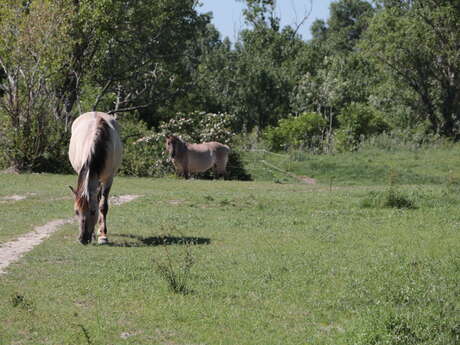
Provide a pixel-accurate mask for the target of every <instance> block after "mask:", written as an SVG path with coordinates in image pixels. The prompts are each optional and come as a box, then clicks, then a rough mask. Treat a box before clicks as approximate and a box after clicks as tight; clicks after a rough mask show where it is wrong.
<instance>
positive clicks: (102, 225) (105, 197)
mask: <svg viewBox="0 0 460 345" xmlns="http://www.w3.org/2000/svg"><path fill="white" fill-rule="evenodd" d="M112 182H113V179H110V180H109V181H107V183H105V184H103V185H102V187H101V188H102V191H101V199H100V201H99V231H98V236H99V238H98V243H100V244H103V243H107V242H108V240H107V223H106V217H107V212H108V211H109V193H110V188H112Z"/></svg>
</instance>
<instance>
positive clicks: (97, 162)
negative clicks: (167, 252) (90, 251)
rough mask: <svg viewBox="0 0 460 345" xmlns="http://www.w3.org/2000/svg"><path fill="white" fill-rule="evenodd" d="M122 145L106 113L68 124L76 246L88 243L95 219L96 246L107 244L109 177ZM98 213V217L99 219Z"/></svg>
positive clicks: (117, 165) (110, 182)
mask: <svg viewBox="0 0 460 345" xmlns="http://www.w3.org/2000/svg"><path fill="white" fill-rule="evenodd" d="M121 153H122V144H121V140H120V136H119V127H118V124H117V121H116V120H115V118H114V117H113V116H111V115H109V114H105V113H100V112H89V113H85V114H82V115H80V116H79V117H78V118H77V119H76V120H75V121H74V122H73V124H72V137H71V138H70V146H69V159H70V162H71V164H72V167H73V168H74V170H75V171H76V172H77V173H78V182H77V188H76V189H75V190H74V189H73V188H72V187H70V189H71V190H72V192H73V194H74V198H75V204H74V209H75V214H76V215H77V216H78V219H79V222H80V235H79V237H78V239H79V241H80V243H82V244H88V243H90V242H91V238H92V236H93V232H94V227H95V225H96V222H97V221H98V219H99V231H98V243H100V244H104V243H107V242H108V240H107V226H106V220H105V218H106V215H107V211H108V209H109V205H108V197H109V193H110V188H111V187H112V182H113V177H114V175H115V173H116V172H117V170H118V167H119V166H120V163H121ZM99 212H100V213H101V217H99Z"/></svg>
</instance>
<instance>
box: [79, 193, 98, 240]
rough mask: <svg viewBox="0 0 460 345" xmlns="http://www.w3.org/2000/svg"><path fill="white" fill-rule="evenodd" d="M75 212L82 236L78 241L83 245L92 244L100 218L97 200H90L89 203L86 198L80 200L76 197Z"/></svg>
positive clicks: (80, 235)
mask: <svg viewBox="0 0 460 345" xmlns="http://www.w3.org/2000/svg"><path fill="white" fill-rule="evenodd" d="M74 210H75V215H76V216H77V217H78V222H79V224H80V227H79V228H80V234H79V236H78V240H79V241H80V243H81V244H88V243H91V239H92V237H93V232H94V227H95V226H96V223H97V221H98V218H99V208H98V207H97V200H91V198H90V201H89V202H88V201H87V200H86V199H84V198H78V197H77V196H75V203H74Z"/></svg>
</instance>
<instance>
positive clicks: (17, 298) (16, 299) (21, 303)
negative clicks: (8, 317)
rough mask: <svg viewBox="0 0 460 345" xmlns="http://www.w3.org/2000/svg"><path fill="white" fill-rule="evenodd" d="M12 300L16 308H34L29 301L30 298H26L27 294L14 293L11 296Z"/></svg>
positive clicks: (29, 309) (30, 309) (28, 309)
mask: <svg viewBox="0 0 460 345" xmlns="http://www.w3.org/2000/svg"><path fill="white" fill-rule="evenodd" d="M10 302H11V305H12V306H13V307H14V308H21V309H24V310H27V311H32V309H33V304H32V302H29V300H28V299H26V298H25V296H23V295H20V294H13V295H12V296H11V297H10Z"/></svg>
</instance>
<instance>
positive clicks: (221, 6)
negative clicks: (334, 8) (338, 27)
mask: <svg viewBox="0 0 460 345" xmlns="http://www.w3.org/2000/svg"><path fill="white" fill-rule="evenodd" d="M331 2H333V0H311V2H310V0H277V4H276V14H277V15H278V16H279V17H280V18H281V25H282V26H285V25H291V26H297V24H299V23H300V21H301V20H302V18H303V17H304V16H305V14H306V13H309V12H310V9H311V14H310V16H309V17H308V19H307V21H306V22H305V23H304V24H303V26H302V27H301V28H300V29H299V31H298V33H299V34H300V35H302V37H303V38H304V39H305V40H308V39H310V38H311V34H310V27H311V24H312V23H313V22H314V21H315V20H316V19H324V20H326V19H327V18H328V16H329V5H330V4H331ZM201 3H202V4H203V6H201V7H200V8H199V9H198V11H199V12H201V13H206V12H212V13H213V20H212V22H213V24H214V25H215V26H216V28H217V29H218V30H219V32H220V33H221V35H222V37H221V38H222V39H223V38H225V37H228V38H230V40H231V41H232V42H235V41H236V39H237V37H238V32H239V31H241V29H243V28H244V27H245V25H244V19H243V16H242V10H243V9H244V8H245V6H244V2H241V1H237V0H201Z"/></svg>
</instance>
